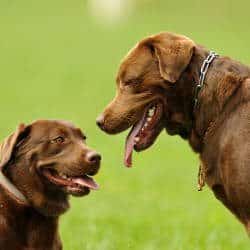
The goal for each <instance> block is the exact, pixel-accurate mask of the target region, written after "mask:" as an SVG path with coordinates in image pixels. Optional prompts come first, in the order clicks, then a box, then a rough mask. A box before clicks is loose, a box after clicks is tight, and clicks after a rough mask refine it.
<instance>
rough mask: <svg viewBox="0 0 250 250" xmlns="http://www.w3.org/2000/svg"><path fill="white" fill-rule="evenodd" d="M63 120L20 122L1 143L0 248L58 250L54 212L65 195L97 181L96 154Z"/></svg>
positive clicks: (62, 205) (64, 202)
mask: <svg viewBox="0 0 250 250" xmlns="http://www.w3.org/2000/svg"><path fill="white" fill-rule="evenodd" d="M85 140H86V137H85V135H84V134H83V133H82V132H81V130H80V129H79V128H76V127H75V126H74V125H73V124H71V123H70V122H67V121H58V120H39V121H36V122H34V123H32V124H30V125H28V126H25V125H23V124H22V125H20V126H19V127H18V129H17V130H16V131H15V132H14V133H13V134H12V135H10V136H9V137H8V138H7V139H6V140H5V141H4V142H3V143H2V144H1V147H0V154H1V161H0V249H1V250H7V249H8V250H59V249H62V244H61V241H60V238H59V234H58V218H59V216H60V215H61V214H62V213H64V212H65V211H66V210H67V209H68V208H69V202H68V197H69V195H73V196H84V195H87V194H88V193H89V192H90V190H91V189H93V190H95V189H97V188H98V185H97V184H96V183H95V181H94V180H93V179H92V178H91V177H90V176H92V175H95V174H96V173H97V172H98V169H99V165H100V159H101V157H100V155H99V154H97V153H96V152H95V151H93V150H92V149H90V148H89V147H87V146H86V143H85Z"/></svg>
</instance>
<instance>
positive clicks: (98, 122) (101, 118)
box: [96, 114, 104, 129]
mask: <svg viewBox="0 0 250 250" xmlns="http://www.w3.org/2000/svg"><path fill="white" fill-rule="evenodd" d="M96 125H97V126H98V127H99V128H101V129H102V128H103V125H104V115H103V114H100V115H99V116H98V117H97V119H96Z"/></svg>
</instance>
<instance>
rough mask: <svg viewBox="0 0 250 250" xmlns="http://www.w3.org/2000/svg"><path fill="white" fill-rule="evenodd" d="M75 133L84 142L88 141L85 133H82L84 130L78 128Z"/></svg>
mask: <svg viewBox="0 0 250 250" xmlns="http://www.w3.org/2000/svg"><path fill="white" fill-rule="evenodd" d="M75 132H76V134H77V135H78V136H79V137H81V138H82V139H83V140H85V139H86V136H85V135H84V133H83V132H82V130H81V129H80V128H76V129H75Z"/></svg>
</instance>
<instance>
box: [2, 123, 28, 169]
mask: <svg viewBox="0 0 250 250" xmlns="http://www.w3.org/2000/svg"><path fill="white" fill-rule="evenodd" d="M27 128H28V127H26V126H25V125H24V124H20V125H19V126H18V128H17V129H16V131H15V132H14V133H13V134H11V135H10V136H9V137H7V138H6V139H5V140H4V141H3V143H2V144H1V145H0V171H2V170H3V168H4V167H5V166H6V164H7V163H8V162H9V161H10V160H11V157H12V156H13V152H14V149H15V147H16V146H17V144H18V143H19V142H20V141H21V140H22V138H23V137H22V135H23V134H24V132H25V131H26V130H27Z"/></svg>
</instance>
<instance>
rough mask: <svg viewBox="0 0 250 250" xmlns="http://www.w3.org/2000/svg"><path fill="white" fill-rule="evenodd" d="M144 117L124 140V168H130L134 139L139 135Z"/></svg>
mask: <svg viewBox="0 0 250 250" xmlns="http://www.w3.org/2000/svg"><path fill="white" fill-rule="evenodd" d="M143 121H144V117H143V118H142V119H141V120H140V121H139V122H138V123H137V124H136V125H135V126H134V127H133V128H132V131H131V133H130V134H129V135H128V137H127V139H126V146H125V155H124V164H125V166H126V167H128V168H129V167H132V154H133V149H134V145H135V137H136V136H137V134H138V133H139V131H140V129H141V127H142V125H143Z"/></svg>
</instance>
